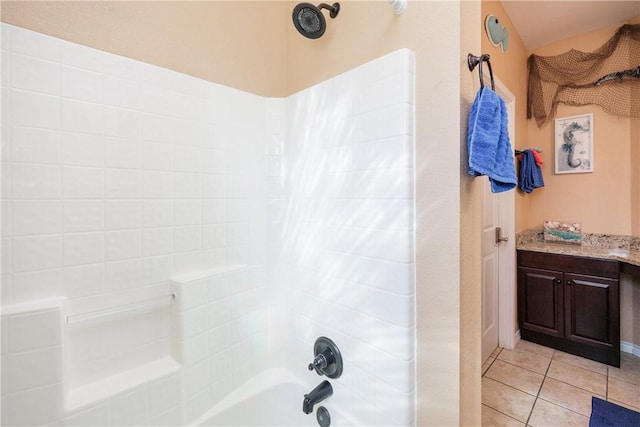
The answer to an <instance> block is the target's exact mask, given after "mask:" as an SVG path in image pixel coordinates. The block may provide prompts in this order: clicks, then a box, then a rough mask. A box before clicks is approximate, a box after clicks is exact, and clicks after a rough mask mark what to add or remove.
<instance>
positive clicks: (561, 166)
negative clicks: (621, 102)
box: [555, 113, 593, 174]
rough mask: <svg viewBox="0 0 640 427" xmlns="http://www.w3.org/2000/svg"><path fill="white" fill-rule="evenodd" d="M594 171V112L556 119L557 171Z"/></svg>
mask: <svg viewBox="0 0 640 427" xmlns="http://www.w3.org/2000/svg"><path fill="white" fill-rule="evenodd" d="M590 172H593V113H586V114H580V115H577V116H569V117H559V118H557V119H556V120H555V173H556V174H566V173H590Z"/></svg>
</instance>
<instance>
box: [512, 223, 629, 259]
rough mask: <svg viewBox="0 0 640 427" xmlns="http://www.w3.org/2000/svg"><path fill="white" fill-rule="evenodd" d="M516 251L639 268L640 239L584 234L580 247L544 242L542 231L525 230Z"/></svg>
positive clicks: (518, 241) (518, 236) (518, 239)
mask: <svg viewBox="0 0 640 427" xmlns="http://www.w3.org/2000/svg"><path fill="white" fill-rule="evenodd" d="M516 249H518V250H524V251H533V252H547V253H553V254H564V255H574V256H583V257H589V258H600V259H611V260H616V261H620V262H624V263H627V264H631V265H635V266H637V267H640V238H637V237H631V236H614V235H606V234H588V235H587V234H585V235H584V236H583V242H582V244H581V245H572V244H566V243H550V242H545V241H544V236H543V233H542V230H527V231H524V232H522V233H518V235H517V236H516Z"/></svg>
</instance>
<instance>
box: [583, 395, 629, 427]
mask: <svg viewBox="0 0 640 427" xmlns="http://www.w3.org/2000/svg"><path fill="white" fill-rule="evenodd" d="M638 426H640V413H639V412H636V411H633V410H631V409H627V408H623V407H622V406H620V405H616V404H615V403H611V402H605V401H604V400H602V399H598V398H597V397H595V396H592V397H591V417H590V418H589V427H638Z"/></svg>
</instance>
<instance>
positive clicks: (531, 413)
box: [525, 350, 556, 427]
mask: <svg viewBox="0 0 640 427" xmlns="http://www.w3.org/2000/svg"><path fill="white" fill-rule="evenodd" d="M555 354H556V352H555V350H554V352H553V353H551V358H550V359H549V364H548V365H547V370H546V371H545V372H544V377H543V378H542V382H541V383H540V388H538V393H536V398H535V400H534V401H533V405H532V406H531V411H530V412H529V417H528V418H527V422H526V423H525V427H526V426H528V425H529V421H531V416H532V415H533V410H534V408H535V407H536V403H538V398H539V396H540V392H541V391H542V385H543V384H544V382H545V380H546V379H547V374H548V373H549V369H551V362H553V356H555Z"/></svg>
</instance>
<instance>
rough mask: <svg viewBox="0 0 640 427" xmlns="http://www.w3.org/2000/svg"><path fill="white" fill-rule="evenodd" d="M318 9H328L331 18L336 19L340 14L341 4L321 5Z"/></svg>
mask: <svg viewBox="0 0 640 427" xmlns="http://www.w3.org/2000/svg"><path fill="white" fill-rule="evenodd" d="M318 9H327V10H328V11H329V16H330V17H332V18H335V17H336V16H338V12H340V3H334V4H333V5H330V4H326V3H320V4H319V5H318Z"/></svg>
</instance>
